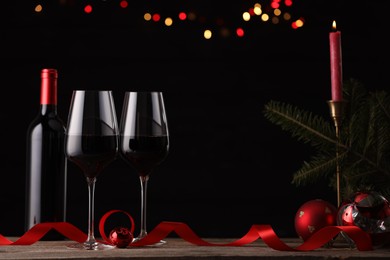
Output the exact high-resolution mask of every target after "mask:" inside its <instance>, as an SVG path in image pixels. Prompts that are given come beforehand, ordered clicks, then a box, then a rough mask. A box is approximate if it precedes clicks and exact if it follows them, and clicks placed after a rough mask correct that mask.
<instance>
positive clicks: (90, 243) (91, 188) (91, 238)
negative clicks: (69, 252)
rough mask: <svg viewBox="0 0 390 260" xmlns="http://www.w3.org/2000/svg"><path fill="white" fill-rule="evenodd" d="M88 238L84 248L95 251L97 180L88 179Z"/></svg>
mask: <svg viewBox="0 0 390 260" xmlns="http://www.w3.org/2000/svg"><path fill="white" fill-rule="evenodd" d="M87 183H88V193H89V196H88V238H87V241H85V242H84V246H85V247H86V248H87V249H88V248H89V249H93V247H95V246H96V245H97V242H96V239H95V235H94V214H95V209H94V203H95V183H96V178H88V177H87Z"/></svg>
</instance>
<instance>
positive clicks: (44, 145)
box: [25, 69, 67, 240]
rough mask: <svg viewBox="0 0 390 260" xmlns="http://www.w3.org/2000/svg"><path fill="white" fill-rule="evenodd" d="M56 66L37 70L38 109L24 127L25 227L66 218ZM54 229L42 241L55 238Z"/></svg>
mask: <svg viewBox="0 0 390 260" xmlns="http://www.w3.org/2000/svg"><path fill="white" fill-rule="evenodd" d="M57 78H58V72H57V70H56V69H42V70H41V89H40V91H41V92H40V109H39V113H38V114H37V116H36V117H35V119H34V120H33V121H32V122H31V123H30V125H29V126H28V129H27V144H26V152H27V156H26V168H27V169H26V201H25V204H26V205H25V206H26V209H25V211H26V212H25V230H26V231H27V230H29V229H30V228H31V227H33V226H34V225H35V224H37V223H42V222H63V221H66V189H67V188H66V184H67V176H66V175H67V159H66V156H65V150H64V136H65V124H64V122H63V121H62V119H61V118H60V117H59V115H58V114H57ZM61 237H62V236H61V235H60V234H59V233H58V232H56V231H54V232H51V233H48V234H47V235H46V236H45V237H44V238H43V240H58V239H61Z"/></svg>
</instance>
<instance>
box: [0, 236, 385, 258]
mask: <svg viewBox="0 0 390 260" xmlns="http://www.w3.org/2000/svg"><path fill="white" fill-rule="evenodd" d="M10 239H11V240H13V241H15V239H13V238H10ZM282 240H283V241H284V242H285V243H286V244H288V245H290V246H292V247H295V246H298V245H300V244H301V241H300V240H299V239H295V238H289V239H282ZM166 241H167V243H166V244H164V245H162V246H159V247H151V246H148V247H140V248H138V247H137V248H136V247H131V248H114V249H110V250H104V251H90V250H78V249H69V248H67V245H69V244H71V243H74V242H73V241H38V242H36V243H34V244H32V245H23V246H20V245H7V246H0V259H143V260H144V259H175V260H180V259H183V260H185V259H191V260H192V259H202V260H209V259H213V260H216V259H221V260H224V259H245V260H251V259H292V258H293V259H294V260H298V259H316V260H318V259H362V260H363V259H364V260H366V259H367V260H370V259H390V248H388V247H386V248H379V249H374V250H372V251H359V250H357V249H351V248H348V247H344V246H342V245H339V246H337V245H336V246H334V247H331V248H326V247H321V248H318V249H316V250H313V251H308V252H286V251H277V250H274V249H272V248H270V247H268V246H267V245H265V244H264V243H263V242H262V241H261V240H257V241H255V242H253V243H251V244H247V245H245V246H237V247H227V246H223V247H221V246H197V245H194V244H191V243H189V242H187V241H185V240H183V239H181V238H167V239H166ZM207 241H209V242H216V243H222V244H223V243H228V242H232V241H234V239H208V240H207Z"/></svg>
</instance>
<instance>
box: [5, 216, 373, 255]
mask: <svg viewBox="0 0 390 260" xmlns="http://www.w3.org/2000/svg"><path fill="white" fill-rule="evenodd" d="M118 212H121V213H124V214H126V215H127V216H128V217H129V220H130V222H131V229H130V231H131V232H133V231H134V221H133V218H132V217H131V215H130V214H129V213H127V212H125V211H122V210H111V211H109V212H107V213H106V214H104V216H103V217H102V218H101V220H100V223H99V231H100V235H101V237H102V238H103V240H104V241H103V242H104V243H111V242H110V241H109V239H108V238H107V236H106V234H105V233H104V225H105V221H106V220H107V219H108V217H110V216H111V215H112V214H114V213H118ZM51 229H55V230H56V231H57V232H59V233H61V234H62V235H64V236H65V237H67V238H68V239H70V240H74V241H77V242H80V243H82V242H84V241H85V240H86V239H87V235H86V234H85V233H83V232H82V231H81V230H80V229H78V228H76V227H75V226H73V225H72V224H69V223H67V222H50V223H39V224H36V225H35V226H33V227H32V228H31V229H30V230H28V231H27V232H26V233H25V234H24V235H23V236H21V237H20V238H19V239H18V240H16V241H15V242H13V241H10V240H8V239H7V238H5V237H3V236H2V235H0V245H31V244H33V243H35V242H37V241H38V240H40V239H41V238H42V237H43V236H44V235H45V234H46V233H47V232H49V231H50V230H51ZM171 232H175V233H176V234H177V235H178V236H179V237H181V238H182V239H184V240H185V241H187V242H189V243H192V244H194V245H198V246H243V245H246V244H249V243H252V242H254V241H256V240H257V239H262V240H263V241H264V243H265V244H267V245H268V246H269V247H271V248H272V249H275V250H279V251H312V250H315V249H317V248H320V247H322V246H323V245H325V244H326V243H328V242H329V241H331V240H332V239H333V238H334V237H335V236H336V235H337V234H339V233H340V232H344V233H345V234H346V235H348V236H349V237H350V238H351V239H352V240H353V241H354V242H355V245H356V248H357V249H358V250H360V251H369V250H373V248H372V242H371V237H370V236H369V235H368V233H366V232H365V231H363V230H362V229H360V228H359V227H357V226H328V227H324V228H322V229H320V230H319V231H317V232H316V233H314V234H313V235H312V236H311V237H310V238H309V239H308V240H306V241H304V242H303V243H302V244H301V245H299V246H297V247H291V246H289V245H287V244H286V243H284V242H283V241H282V240H280V239H279V237H278V236H277V235H276V234H275V232H274V230H273V229H272V227H271V226H270V225H252V227H251V228H250V229H249V231H248V232H247V233H246V234H245V235H244V236H243V237H242V238H240V239H238V240H235V241H233V242H230V243H225V244H219V243H210V242H207V241H205V240H203V239H201V238H200V237H199V236H198V235H196V233H195V232H194V231H192V229H191V228H190V227H189V226H188V225H186V224H185V223H182V222H166V221H163V222H161V223H160V224H158V225H157V226H156V227H155V228H154V229H153V230H152V231H151V232H149V233H148V235H147V236H146V237H145V238H143V239H142V240H140V241H138V242H135V243H132V244H130V247H140V246H146V245H152V244H155V243H157V242H159V241H160V240H161V239H164V238H166V237H167V236H168V235H169V234H170V233H171Z"/></svg>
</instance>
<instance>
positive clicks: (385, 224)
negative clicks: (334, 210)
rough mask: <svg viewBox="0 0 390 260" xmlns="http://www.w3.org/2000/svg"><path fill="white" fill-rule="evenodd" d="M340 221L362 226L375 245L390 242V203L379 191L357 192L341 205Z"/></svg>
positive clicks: (343, 223) (340, 222) (345, 223)
mask: <svg viewBox="0 0 390 260" xmlns="http://www.w3.org/2000/svg"><path fill="white" fill-rule="evenodd" d="M338 223H339V224H340V225H345V226H357V227H359V228H361V229H362V230H364V231H365V232H367V233H368V234H369V235H370V237H371V240H372V244H373V246H375V247H380V246H383V245H385V244H388V243H390V203H389V201H388V200H387V199H386V198H385V197H383V196H382V195H380V194H379V193H377V192H374V191H369V192H356V193H355V194H354V195H353V196H352V198H351V199H349V200H348V201H346V202H345V203H343V205H342V206H341V207H340V209H339V213H338Z"/></svg>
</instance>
